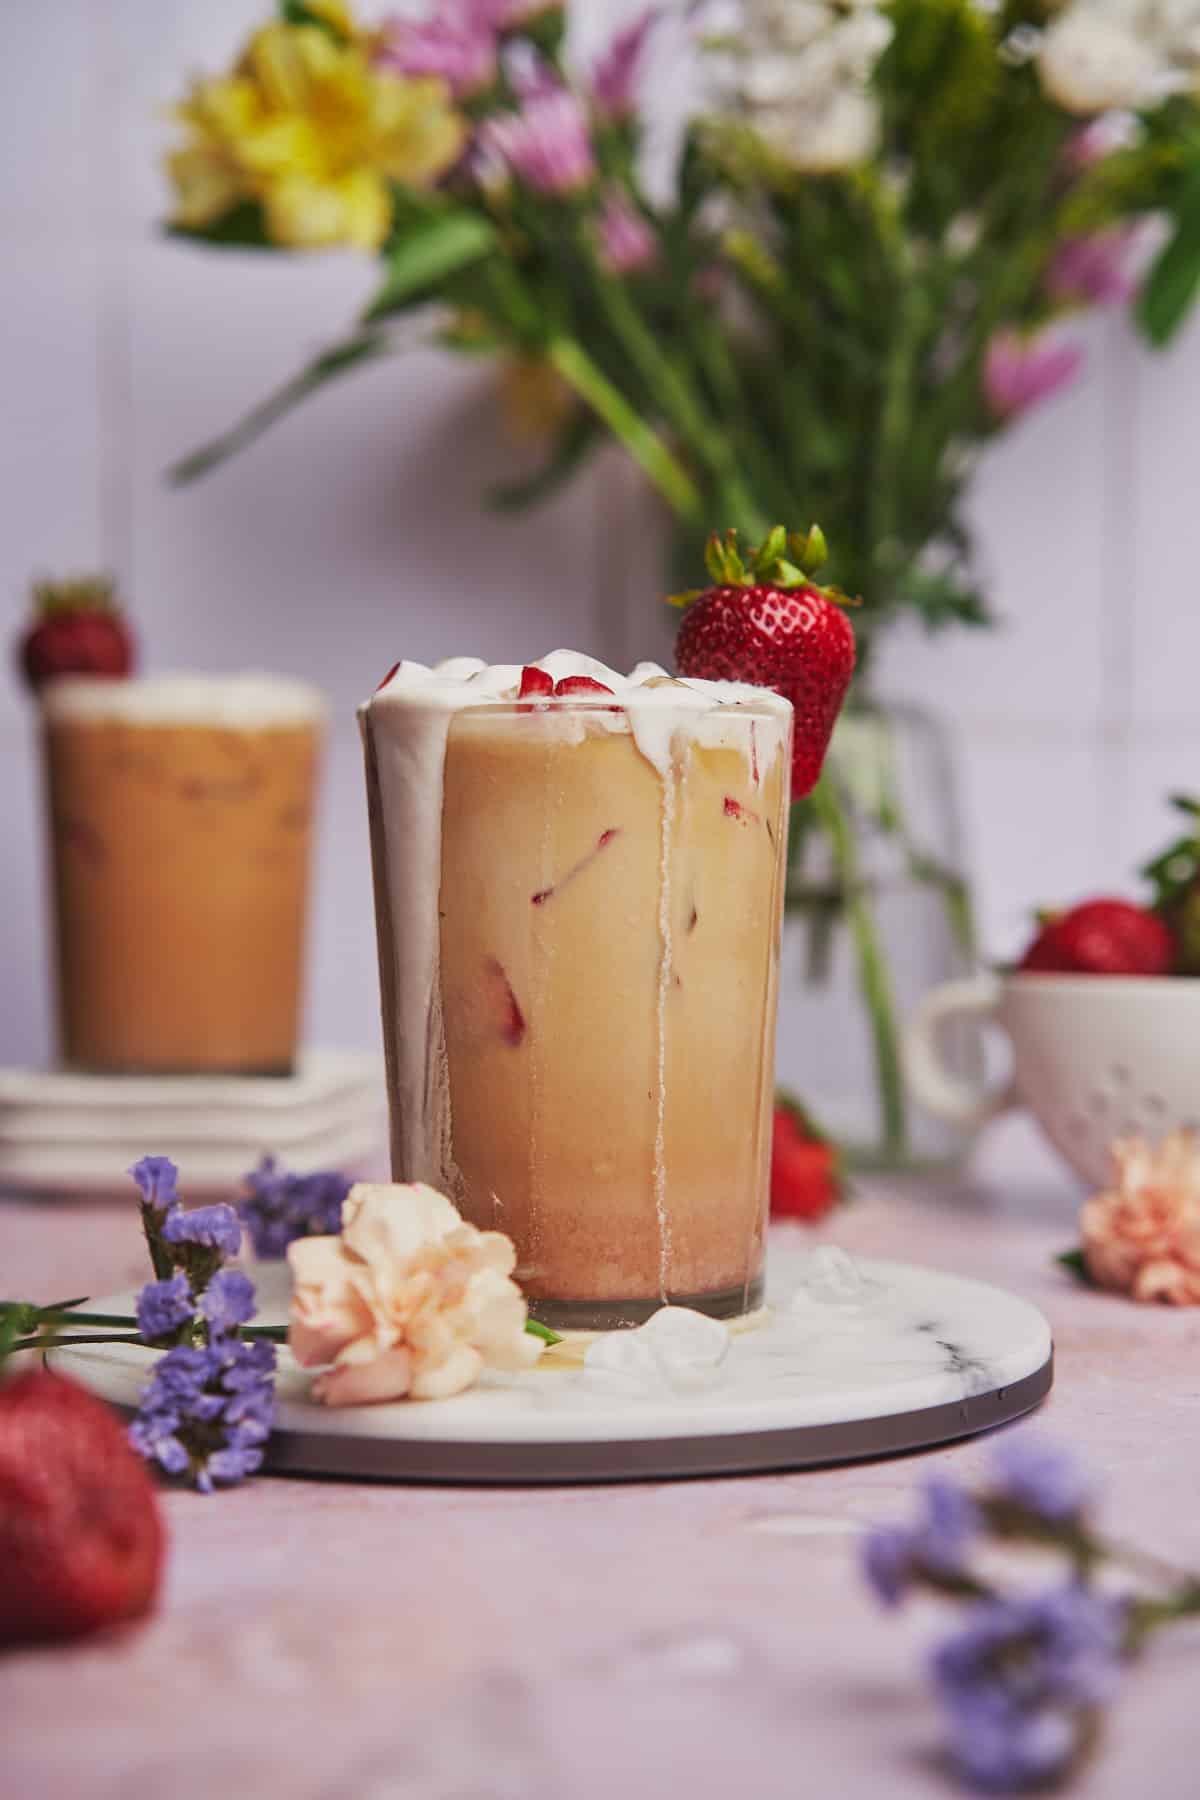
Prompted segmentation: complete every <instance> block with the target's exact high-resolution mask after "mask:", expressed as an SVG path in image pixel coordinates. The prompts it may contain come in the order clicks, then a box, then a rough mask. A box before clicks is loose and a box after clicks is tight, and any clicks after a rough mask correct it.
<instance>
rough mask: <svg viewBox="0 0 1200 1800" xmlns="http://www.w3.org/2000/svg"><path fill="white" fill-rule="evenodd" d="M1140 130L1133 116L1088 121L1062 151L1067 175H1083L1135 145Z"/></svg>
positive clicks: (1118, 114) (1116, 114)
mask: <svg viewBox="0 0 1200 1800" xmlns="http://www.w3.org/2000/svg"><path fill="white" fill-rule="evenodd" d="M1140 135H1141V127H1140V125H1139V124H1138V122H1137V118H1136V116H1135V115H1134V114H1133V113H1128V112H1106V113H1101V114H1100V116H1099V117H1098V118H1095V119H1089V121H1088V123H1087V124H1086V125H1081V126H1080V127H1079V129H1078V130H1077V131H1074V132H1072V134H1071V136H1070V137H1069V138H1068V139H1067V141H1066V143H1065V144H1064V145H1063V149H1062V166H1063V169H1064V171H1065V173H1066V174H1068V175H1082V174H1083V173H1084V171H1085V170H1087V169H1092V168H1094V167H1095V166H1096V164H1097V163H1099V162H1103V161H1104V160H1105V158H1106V157H1109V156H1111V155H1112V154H1113V152H1114V151H1116V150H1125V149H1128V148H1129V146H1130V145H1131V144H1136V143H1137V141H1138V138H1139V137H1140Z"/></svg>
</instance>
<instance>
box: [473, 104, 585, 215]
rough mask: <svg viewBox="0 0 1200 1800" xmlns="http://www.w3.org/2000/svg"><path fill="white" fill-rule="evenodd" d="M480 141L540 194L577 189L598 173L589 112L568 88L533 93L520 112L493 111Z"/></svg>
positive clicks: (487, 153)
mask: <svg viewBox="0 0 1200 1800" xmlns="http://www.w3.org/2000/svg"><path fill="white" fill-rule="evenodd" d="M479 140H480V146H481V148H482V149H483V151H484V153H485V155H486V156H488V157H490V158H492V159H494V160H496V161H499V162H501V163H503V164H505V165H506V166H507V167H508V168H509V169H510V170H511V171H512V173H513V174H514V175H516V176H517V178H518V179H519V180H521V181H523V182H525V184H526V185H527V186H528V187H531V188H533V189H534V190H535V192H537V193H539V194H559V195H563V194H572V193H576V192H578V190H579V189H580V188H584V187H586V186H587V185H588V183H589V182H590V181H591V180H592V177H593V176H594V175H595V173H596V159H595V156H594V154H593V152H592V143H591V139H590V137H589V136H588V124H587V117H586V114H585V113H584V110H583V106H582V105H581V103H580V101H579V99H578V98H577V96H576V95H575V94H572V93H571V92H570V90H569V89H567V88H565V87H557V86H556V87H554V88H551V89H546V90H545V91H543V92H540V93H536V94H534V95H533V96H532V97H530V98H529V99H527V100H525V102H524V103H523V105H522V107H521V110H520V112H515V113H514V112H510V113H496V114H494V115H493V117H491V118H490V119H486V120H485V121H484V123H483V126H482V128H481V130H480V133H479Z"/></svg>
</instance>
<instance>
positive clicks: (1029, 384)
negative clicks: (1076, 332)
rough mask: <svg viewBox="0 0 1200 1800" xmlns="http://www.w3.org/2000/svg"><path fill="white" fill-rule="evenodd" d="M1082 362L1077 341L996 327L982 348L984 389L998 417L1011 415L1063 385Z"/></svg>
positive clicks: (989, 403) (1045, 397) (1034, 404)
mask: <svg viewBox="0 0 1200 1800" xmlns="http://www.w3.org/2000/svg"><path fill="white" fill-rule="evenodd" d="M1082 364H1083V350H1082V348H1081V346H1080V345H1078V344H1073V343H1070V342H1067V341H1064V340H1062V339H1058V338H1055V337H1052V336H1050V335H1049V334H1043V335H1042V336H1041V337H1025V336H1023V335H1022V333H1021V332H1019V331H1013V330H1012V329H1011V328H1009V329H1005V330H1003V331H997V332H996V333H995V334H994V336H993V337H992V339H991V341H990V342H989V344H988V347H987V350H986V351H985V352H984V359H983V391H984V394H985V395H986V397H987V402H988V405H989V406H990V407H991V409H992V411H993V413H995V415H996V417H997V418H998V419H1012V418H1015V417H1016V416H1017V415H1018V414H1019V413H1023V412H1026V411H1028V409H1029V408H1030V407H1031V406H1036V405H1037V403H1038V401H1039V400H1045V399H1047V398H1048V397H1049V396H1050V395H1051V394H1053V393H1054V392H1055V391H1056V390H1057V389H1058V388H1060V387H1065V386H1066V384H1067V383H1068V382H1069V381H1072V380H1073V379H1074V377H1075V376H1076V375H1077V374H1078V372H1079V370H1080V368H1081V366H1082Z"/></svg>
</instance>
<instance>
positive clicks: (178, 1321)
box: [137, 1275, 196, 1344]
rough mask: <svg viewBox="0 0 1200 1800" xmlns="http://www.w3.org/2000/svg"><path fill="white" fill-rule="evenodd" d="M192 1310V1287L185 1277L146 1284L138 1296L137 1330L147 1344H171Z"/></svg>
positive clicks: (173, 1277) (188, 1318)
mask: <svg viewBox="0 0 1200 1800" xmlns="http://www.w3.org/2000/svg"><path fill="white" fill-rule="evenodd" d="M195 1310H196V1302H195V1298H194V1296H193V1294H192V1284H191V1282H190V1281H189V1280H188V1278H187V1276H186V1275H172V1276H170V1277H169V1278H168V1279H167V1280H165V1281H148V1282H147V1283H146V1285H145V1287H144V1288H143V1289H142V1291H141V1293H140V1294H139V1295H138V1297H137V1327H138V1330H139V1331H140V1332H141V1334H142V1336H143V1338H145V1340H146V1342H147V1343H148V1344H166V1343H170V1342H171V1341H173V1339H174V1338H175V1335H176V1333H177V1332H178V1331H179V1329H180V1328H181V1326H184V1325H187V1324H188V1323H189V1322H190V1321H191V1318H192V1316H193V1314H194V1312H195Z"/></svg>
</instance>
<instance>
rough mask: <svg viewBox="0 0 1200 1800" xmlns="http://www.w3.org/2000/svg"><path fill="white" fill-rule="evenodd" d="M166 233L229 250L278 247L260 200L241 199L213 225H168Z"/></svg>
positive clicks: (276, 248) (169, 235)
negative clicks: (273, 241)
mask: <svg viewBox="0 0 1200 1800" xmlns="http://www.w3.org/2000/svg"><path fill="white" fill-rule="evenodd" d="M164 229H165V231H166V235H167V236H168V237H173V238H182V239H183V240H184V241H185V242H186V241H189V240H190V241H191V242H192V243H195V244H208V245H215V246H216V247H217V248H218V249H225V250H278V249H279V245H278V244H274V243H272V241H271V238H270V236H269V235H268V233H267V221H266V215H265V213H264V212H263V209H262V207H261V206H260V205H259V203H258V201H257V200H239V202H238V204H237V205H236V206H233V207H231V208H230V209H229V211H228V212H227V213H222V214H221V217H220V218H219V219H214V220H213V221H212V223H211V224H210V225H167V226H166V227H165V228H164Z"/></svg>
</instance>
